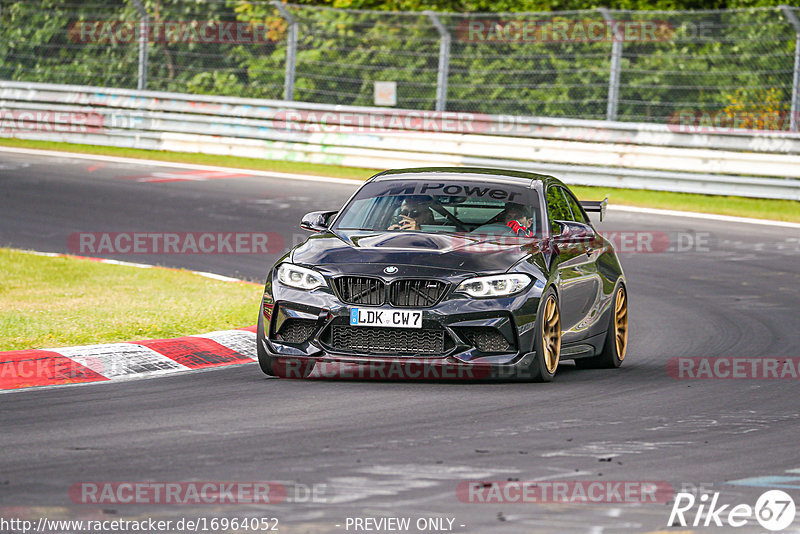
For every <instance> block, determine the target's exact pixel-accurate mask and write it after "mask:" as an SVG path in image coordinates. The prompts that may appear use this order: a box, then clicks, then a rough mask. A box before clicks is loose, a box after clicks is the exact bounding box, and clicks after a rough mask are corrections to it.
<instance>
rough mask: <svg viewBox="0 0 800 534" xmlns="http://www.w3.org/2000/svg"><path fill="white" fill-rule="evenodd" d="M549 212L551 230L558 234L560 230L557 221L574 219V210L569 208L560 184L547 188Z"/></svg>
mask: <svg viewBox="0 0 800 534" xmlns="http://www.w3.org/2000/svg"><path fill="white" fill-rule="evenodd" d="M547 213H548V215H549V217H550V232H551V233H552V234H557V233H559V230H560V227H559V226H558V224H556V221H571V220H572V212H570V210H569V204H567V199H566V198H564V193H563V192H562V191H561V188H560V187H558V186H555V185H552V186H550V187H549V188H548V189H547Z"/></svg>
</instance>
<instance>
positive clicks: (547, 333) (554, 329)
mask: <svg viewBox="0 0 800 534" xmlns="http://www.w3.org/2000/svg"><path fill="white" fill-rule="evenodd" d="M542 348H543V350H544V355H543V356H544V365H545V367H547V372H548V373H550V374H552V373H555V372H556V367H558V360H559V358H560V357H561V314H559V312H558V304H557V303H556V297H555V295H550V296H549V297H548V298H547V302H546V303H545V305H544V316H543V317H542Z"/></svg>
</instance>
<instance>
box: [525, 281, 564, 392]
mask: <svg viewBox="0 0 800 534" xmlns="http://www.w3.org/2000/svg"><path fill="white" fill-rule="evenodd" d="M533 347H534V351H535V352H536V357H535V358H534V359H533V362H532V363H531V366H530V368H529V370H530V373H531V378H532V380H533V381H534V382H550V381H551V380H553V377H555V375H556V370H557V369H558V363H559V361H560V360H561V309H560V308H559V304H558V296H557V295H556V292H555V290H553V288H550V289H548V290H547V291H546V292H545V293H544V295H542V298H541V300H540V302H539V312H538V313H537V317H536V336H535V338H534V342H533Z"/></svg>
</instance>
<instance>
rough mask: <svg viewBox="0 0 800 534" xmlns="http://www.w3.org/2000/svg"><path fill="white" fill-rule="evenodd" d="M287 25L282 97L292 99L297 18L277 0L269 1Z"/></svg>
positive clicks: (295, 61)
mask: <svg viewBox="0 0 800 534" xmlns="http://www.w3.org/2000/svg"><path fill="white" fill-rule="evenodd" d="M270 4H272V5H273V6H275V9H277V10H278V12H279V13H280V14H281V17H283V20H285V21H286V23H287V24H288V25H289V27H288V29H287V33H286V75H285V77H284V79H283V99H284V100H287V101H291V100H294V73H295V66H296V64H297V20H296V19H295V18H294V17H293V16H292V14H291V13H289V10H288V9H286V6H285V5H284V4H283V3H282V2H280V1H279V0H272V1H271V2H270Z"/></svg>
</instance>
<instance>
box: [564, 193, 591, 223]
mask: <svg viewBox="0 0 800 534" xmlns="http://www.w3.org/2000/svg"><path fill="white" fill-rule="evenodd" d="M559 189H562V193H564V197H565V198H566V199H567V204H569V209H570V211H571V212H572V219H570V220H573V221H577V222H579V223H583V224H589V219H588V218H587V217H586V214H585V213H583V210H582V209H581V206H580V204H579V203H578V201H577V200H575V197H574V196H573V195H572V193H571V192H570V191H568V190H567V189H565V188H562V187H559Z"/></svg>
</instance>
